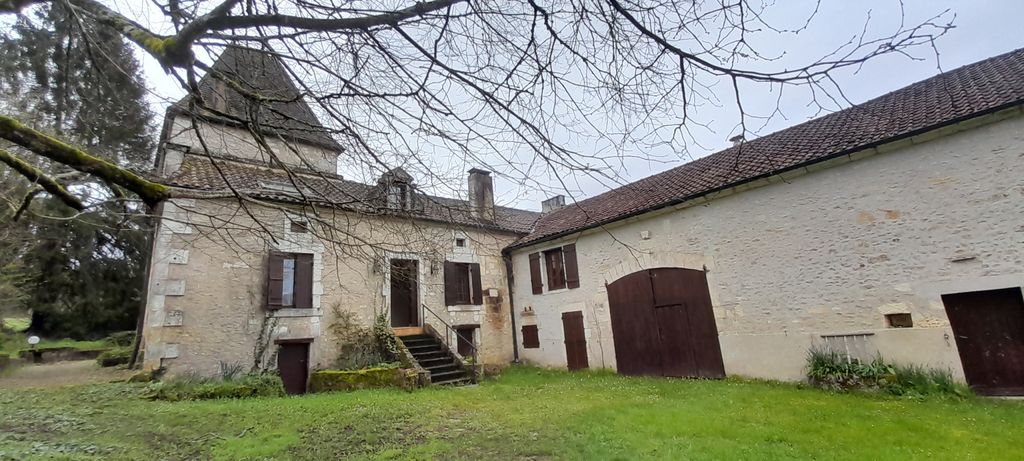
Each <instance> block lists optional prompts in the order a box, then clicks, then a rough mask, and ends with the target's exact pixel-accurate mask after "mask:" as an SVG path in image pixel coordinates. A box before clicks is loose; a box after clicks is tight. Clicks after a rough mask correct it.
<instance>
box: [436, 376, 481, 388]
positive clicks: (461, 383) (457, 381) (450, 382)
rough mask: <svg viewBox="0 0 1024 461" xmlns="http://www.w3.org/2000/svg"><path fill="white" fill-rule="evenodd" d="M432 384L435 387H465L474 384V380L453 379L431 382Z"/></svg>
mask: <svg viewBox="0 0 1024 461" xmlns="http://www.w3.org/2000/svg"><path fill="white" fill-rule="evenodd" d="M430 384H432V385H434V386H465V385H467V384H473V380H472V379H469V378H465V377H462V378H451V379H446V380H442V381H431V382H430Z"/></svg>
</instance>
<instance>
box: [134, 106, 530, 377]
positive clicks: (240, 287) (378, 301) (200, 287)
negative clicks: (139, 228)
mask: <svg viewBox="0 0 1024 461" xmlns="http://www.w3.org/2000/svg"><path fill="white" fill-rule="evenodd" d="M170 127H171V128H172V129H171V130H170V131H169V132H168V133H167V134H166V136H167V137H166V143H165V147H167V148H166V149H164V152H165V155H164V157H163V159H162V160H163V161H162V165H161V167H162V168H161V171H162V173H163V174H164V175H171V174H173V173H174V172H175V171H176V169H177V168H178V167H179V166H180V165H181V164H182V158H184V157H185V156H188V155H194V154H188V153H186V152H189V151H192V152H199V153H203V154H200V155H205V153H209V154H210V155H212V156H224V157H232V158H239V159H242V160H246V161H258V162H266V161H267V159H269V158H270V156H269V155H268V154H266V153H265V152H262V149H261V148H260V147H259V146H258V145H257V144H256V143H255V142H254V141H253V140H252V139H251V138H249V139H247V138H246V134H245V132H243V131H241V130H239V129H236V128H232V127H227V126H221V125H200V130H199V131H200V132H201V133H203V135H202V137H201V138H202V140H201V141H200V137H198V136H196V135H195V133H194V132H191V131H190V130H191V127H192V125H191V122H189V121H188V119H187V118H183V117H177V118H175V119H174V120H172V122H171V123H170ZM275 142H278V143H280V141H275ZM270 147H271V148H272V149H275V151H276V152H275V156H276V157H278V158H280V159H282V160H283V161H284V163H286V164H288V165H291V166H299V167H305V168H307V169H310V168H309V166H310V163H309V162H312V164H311V165H312V166H313V167H314V168H312V169H316V170H320V171H323V172H325V173H333V172H334V171H333V170H334V167H333V165H334V161H335V160H334V154H333V153H331V152H329V151H326V150H324V149H322V148H318V147H314V146H308V145H303V144H301V143H295V144H289V145H288V146H285V145H284V144H283V143H282V144H280V145H278V144H271V146H270ZM287 152H292V154H287ZM295 152H297V153H298V154H299V155H301V159H300V158H299V157H296V156H295V155H294V153H295ZM289 155H291V157H289ZM160 216H161V221H160V224H159V228H158V231H157V236H156V239H155V243H154V251H153V258H152V261H151V272H150V284H149V291H148V297H149V298H148V304H147V309H146V319H145V322H146V323H145V332H144V343H145V346H146V355H145V357H146V358H145V366H146V367H147V368H149V369H153V368H158V367H164V368H166V369H167V371H168V372H169V373H171V374H175V373H183V372H195V373H200V374H204V375H211V374H215V373H216V372H217V371H218V369H219V367H220V365H221V364H222V363H224V364H231V365H234V364H238V365H242V366H243V367H245V368H250V367H254V368H273V366H274V354H275V352H276V346H275V342H276V341H279V340H289V339H311V340H312V342H311V347H310V357H309V366H310V369H317V368H328V367H330V366H331V364H332V363H333V361H334V360H336V358H337V343H336V338H334V337H332V335H331V334H330V327H331V325H332V324H333V323H334V322H335V320H336V318H337V314H338V312H342V311H347V312H351V313H354V314H355V315H356V316H357V317H358V318H359V319H360V320H361V321H362V322H363V323H364V324H365V325H367V326H369V325H371V324H372V322H373V321H374V319H375V318H376V316H377V315H380V314H386V315H387V314H389V306H390V299H389V297H390V274H389V272H390V264H389V261H390V260H391V259H413V260H416V261H418V268H419V274H418V279H417V285H418V291H419V303H420V304H421V305H423V306H426V308H422V309H421V311H420V313H419V318H420V319H422V321H423V322H425V323H426V324H429V325H432V326H434V327H435V329H436V330H437V331H440V332H445V331H446V329H445V327H444V326H443V323H442V322H446V323H448V324H449V325H453V326H459V325H473V326H478V328H479V329H478V330H477V334H476V335H475V338H474V341H475V343H476V346H477V348H478V351H479V354H480V357H479V358H480V361H481V363H483V364H487V365H503V364H507V363H509V362H510V361H511V360H512V340H511V338H512V335H511V327H510V323H511V315H510V312H509V297H508V292H507V286H508V283H507V274H506V271H505V263H504V260H503V259H502V254H501V250H502V249H503V248H505V247H506V246H508V245H509V244H511V243H512V242H514V241H515V240H516V239H517V238H518V237H519V234H516V233H513V232H507V231H501V230H493V229H483V228H480V227H472V226H460V225H457V224H455V223H445V222H441V221H439V220H436V219H435V220H429V219H418V218H417V217H416V216H404V217H399V216H388V215H386V214H365V213H359V212H353V211H342V210H340V209H335V208H331V207H320V208H319V209H318V210H317V213H316V218H317V219H320V220H322V221H321V222H311V220H310V217H311V216H312V215H311V214H310V210H308V209H306V210H303V209H301V208H299V207H298V206H297V205H288V204H286V203H278V202H273V201H270V202H266V203H265V205H259V204H257V205H254V204H252V203H250V204H248V205H247V207H246V208H245V209H243V208H242V207H241V206H240V205H239V202H238V200H235V199H227V198H219V199H217V198H211V199H204V198H200V199H177V200H174V201H172V202H167V203H164V204H163V205H162V208H161V210H160ZM293 221H300V222H306V223H308V225H309V231H308V232H293V229H292V227H291V223H292V222H293ZM457 239H458V240H460V241H461V242H462V244H461V246H459V245H457V244H456V240H457ZM272 251H280V252H289V253H307V254H312V255H313V290H312V291H313V300H312V303H313V308H312V309H294V308H284V309H277V310H268V309H266V308H265V296H266V293H265V289H266V288H265V283H266V276H267V259H268V255H269V254H270V253H271V252H272ZM445 261H455V262H466V263H477V264H479V265H480V278H481V284H482V288H483V293H484V297H483V305H456V306H446V305H445V302H444V293H443V289H444V284H443V266H444V262H445ZM426 309H429V310H430V311H433V313H434V314H432V313H430V312H428V311H426ZM435 314H436V315H435ZM450 339H451V341H452V344H454V337H452V338H450Z"/></svg>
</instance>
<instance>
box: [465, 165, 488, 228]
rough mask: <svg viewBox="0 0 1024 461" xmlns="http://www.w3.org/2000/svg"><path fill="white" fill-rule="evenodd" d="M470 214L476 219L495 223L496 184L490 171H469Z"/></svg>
mask: <svg viewBox="0 0 1024 461" xmlns="http://www.w3.org/2000/svg"><path fill="white" fill-rule="evenodd" d="M469 212H470V214H471V215H472V216H473V217H474V218H476V219H480V220H483V221H494V184H493V183H492V182H491V172H490V171H487V170H481V169H479V168H473V169H472V170H469Z"/></svg>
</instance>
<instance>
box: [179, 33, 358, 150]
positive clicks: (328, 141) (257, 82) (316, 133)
mask: <svg viewBox="0 0 1024 461" xmlns="http://www.w3.org/2000/svg"><path fill="white" fill-rule="evenodd" d="M211 69H212V70H211V72H214V71H215V72H219V73H221V74H223V75H225V76H227V77H228V78H229V79H230V80H231V81H232V82H233V83H237V84H238V85H239V86H240V87H242V88H244V89H245V90H246V91H248V92H250V93H254V94H259V95H261V96H263V97H266V98H269V99H271V101H268V102H257V101H254V100H252V99H250V98H249V97H247V96H245V95H243V94H242V93H241V92H238V91H236V90H234V89H233V88H231V87H230V86H228V85H227V84H225V83H224V82H223V81H222V80H221V79H217V78H214V77H212V76H211V75H210V74H209V73H207V75H204V76H203V78H202V79H200V81H199V93H200V94H201V95H202V96H203V101H204V102H205V104H206V105H207V106H208V107H211V108H214V109H216V110H218V111H220V112H222V113H225V114H228V115H230V116H231V117H234V118H238V119H242V120H253V119H254V118H255V119H257V120H259V123H260V126H261V127H262V131H263V132H264V133H265V134H268V135H278V134H280V135H282V136H284V137H288V138H292V139H295V140H297V141H302V142H306V143H309V144H312V145H315V146H319V147H323V148H325V149H329V150H333V151H335V152H339V153H340V152H341V150H342V148H341V146H340V145H339V144H338V143H337V141H335V140H334V139H333V138H332V137H331V133H330V132H329V131H328V130H327V129H326V128H324V126H323V125H322V124H321V123H320V121H319V120H317V118H316V115H314V114H313V110H312V109H310V107H309V105H308V104H306V102H305V101H303V99H302V97H301V95H302V93H301V92H300V91H299V89H298V88H297V87H296V86H295V83H294V82H292V79H291V78H290V77H289V76H288V72H287V70H286V69H285V67H284V65H283V64H282V63H281V60H280V59H279V58H278V57H277V56H274V55H272V54H269V53H263V52H260V51H258V50H253V49H249V48H242V47H236V46H229V47H227V48H225V49H224V52H223V53H221V55H220V56H218V57H217V61H216V62H215V63H214V64H213V66H212V68H211ZM190 100H191V96H186V97H184V98H182V99H181V100H180V101H178V102H176V103H174V105H173V106H171V111H173V112H177V113H185V114H187V113H188V111H189V109H188V104H189V101H190ZM254 115H255V117H254ZM202 116H204V117H206V118H208V119H210V120H212V121H219V122H221V123H227V124H234V123H235V122H233V121H232V120H231V119H229V118H225V117H219V116H217V115H215V114H213V113H211V112H206V113H204V114H202Z"/></svg>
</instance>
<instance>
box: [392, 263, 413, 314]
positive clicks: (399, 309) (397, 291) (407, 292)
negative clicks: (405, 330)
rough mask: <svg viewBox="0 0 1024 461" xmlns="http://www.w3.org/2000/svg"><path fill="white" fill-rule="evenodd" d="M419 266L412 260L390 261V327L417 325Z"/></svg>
mask: <svg viewBox="0 0 1024 461" xmlns="http://www.w3.org/2000/svg"><path fill="white" fill-rule="evenodd" d="M418 268H419V265H418V264H417V261H416V260H414V259H392V260H391V326H393V327H414V326H418V325H419V316H418V315H416V314H417V312H419V309H417V306H419V302H418V301H419V291H418V288H417V283H416V282H417V277H418V274H419V270H418Z"/></svg>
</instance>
